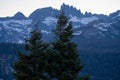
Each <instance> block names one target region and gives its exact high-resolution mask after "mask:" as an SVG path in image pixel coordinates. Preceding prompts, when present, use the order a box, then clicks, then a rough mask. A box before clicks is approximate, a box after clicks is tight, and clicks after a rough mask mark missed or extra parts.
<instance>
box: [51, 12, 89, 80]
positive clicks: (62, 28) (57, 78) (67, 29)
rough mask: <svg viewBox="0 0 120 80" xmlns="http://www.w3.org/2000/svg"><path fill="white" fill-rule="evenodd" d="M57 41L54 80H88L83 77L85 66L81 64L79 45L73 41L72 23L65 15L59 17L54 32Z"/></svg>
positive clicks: (53, 61)
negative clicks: (82, 72) (81, 72)
mask: <svg viewBox="0 0 120 80" xmlns="http://www.w3.org/2000/svg"><path fill="white" fill-rule="evenodd" d="M53 32H54V34H55V40H54V42H53V52H54V53H53V55H54V56H53V57H52V59H51V60H50V61H51V67H52V68H51V74H52V76H53V79H54V80H88V77H81V76H80V71H81V70H82V68H83V66H82V65H81V63H80V55H79V52H78V51H77V45H76V44H75V43H74V42H73V41H72V38H73V30H72V23H71V22H68V18H67V17H66V16H65V13H64V12H63V11H62V13H61V14H60V15H59V16H58V20H57V25H56V29H55V30H53Z"/></svg>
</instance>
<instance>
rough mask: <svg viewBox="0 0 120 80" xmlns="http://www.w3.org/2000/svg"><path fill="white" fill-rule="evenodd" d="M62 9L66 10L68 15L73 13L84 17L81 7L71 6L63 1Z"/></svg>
mask: <svg viewBox="0 0 120 80" xmlns="http://www.w3.org/2000/svg"><path fill="white" fill-rule="evenodd" d="M60 10H63V11H65V14H66V15H67V16H68V15H69V14H70V15H72V16H79V17H82V16H83V13H81V10H80V9H79V10H78V9H76V7H73V6H69V5H67V4H65V3H63V4H62V5H61V8H60ZM68 17H69V16H68Z"/></svg>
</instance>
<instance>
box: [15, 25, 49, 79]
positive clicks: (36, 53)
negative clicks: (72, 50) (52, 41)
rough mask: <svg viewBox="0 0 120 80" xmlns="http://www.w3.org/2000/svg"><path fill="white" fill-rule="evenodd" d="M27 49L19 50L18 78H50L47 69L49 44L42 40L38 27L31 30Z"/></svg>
mask: <svg viewBox="0 0 120 80" xmlns="http://www.w3.org/2000/svg"><path fill="white" fill-rule="evenodd" d="M36 26H37V25H36ZM25 50H26V53H24V54H23V53H22V52H20V51H19V52H18V60H17V61H16V62H15V64H14V76H15V78H16V80H49V79H48V76H46V70H45V69H46V65H47V61H46V59H47V57H46V56H47V53H48V52H49V49H48V44H45V43H44V42H43V41H42V34H41V32H40V31H39V29H38V28H37V27H36V28H35V30H33V31H32V32H31V37H30V39H28V40H26V43H25Z"/></svg>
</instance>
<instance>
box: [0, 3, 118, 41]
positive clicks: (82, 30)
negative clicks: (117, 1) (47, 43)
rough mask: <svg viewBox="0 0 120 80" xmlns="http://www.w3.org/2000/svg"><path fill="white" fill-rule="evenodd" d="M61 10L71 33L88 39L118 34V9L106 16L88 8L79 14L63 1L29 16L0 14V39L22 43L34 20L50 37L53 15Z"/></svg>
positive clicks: (54, 21)
mask: <svg viewBox="0 0 120 80" xmlns="http://www.w3.org/2000/svg"><path fill="white" fill-rule="evenodd" d="M61 10H64V11H65V14H66V16H67V17H68V18H69V20H70V21H72V23H73V30H74V35H75V36H79V37H80V38H91V39H93V38H120V26H119V25H120V21H119V20H120V16H119V15H120V11H119V10H118V11H117V12H114V13H111V14H110V15H109V16H106V15H103V14H92V13H89V12H85V14H83V13H81V11H80V10H77V9H76V8H74V7H73V6H69V5H65V4H63V5H62V6H61V9H60V10H56V9H53V8H51V7H47V8H42V9H37V10H35V11H34V12H33V13H31V14H30V16H29V17H25V16H24V15H23V14H22V13H21V12H18V13H16V14H15V15H14V16H13V17H6V18H0V42H11V43H23V42H24V38H26V37H28V36H29V35H30V31H31V30H32V29H33V28H34V24H36V23H39V27H40V29H41V31H42V33H43V34H44V39H45V40H47V39H51V38H52V36H53V35H52V32H51V30H53V29H54V28H55V26H56V22H57V19H56V16H57V15H58V14H59V12H60V11H61ZM81 36H82V37H81ZM51 40H52V39H51Z"/></svg>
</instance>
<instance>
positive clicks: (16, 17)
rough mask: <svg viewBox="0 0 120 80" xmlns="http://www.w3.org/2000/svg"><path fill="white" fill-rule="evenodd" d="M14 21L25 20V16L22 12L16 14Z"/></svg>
mask: <svg viewBox="0 0 120 80" xmlns="http://www.w3.org/2000/svg"><path fill="white" fill-rule="evenodd" d="M13 18H14V19H25V18H26V17H25V15H24V14H23V13H22V12H17V13H16V14H15V15H14V16H13Z"/></svg>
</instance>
